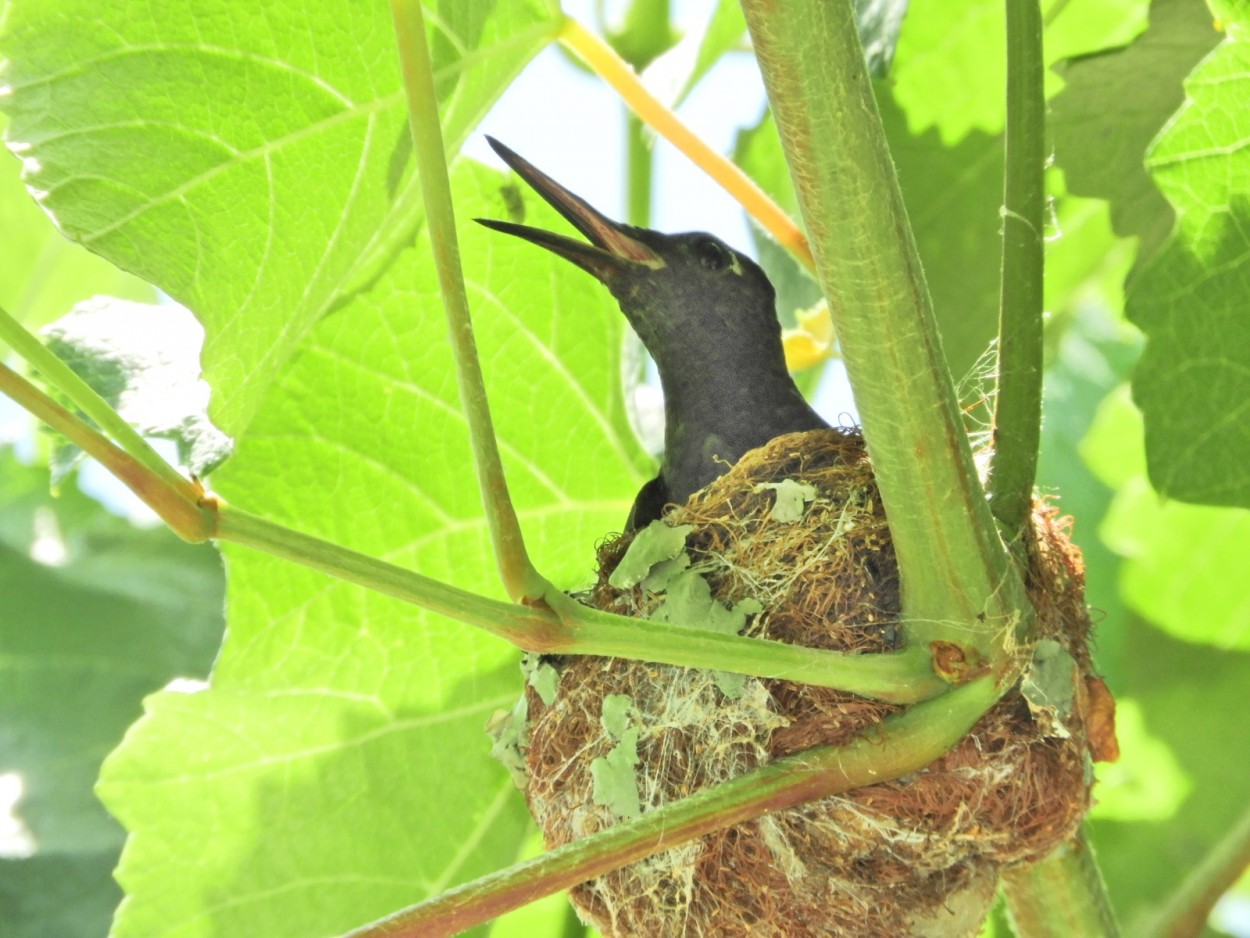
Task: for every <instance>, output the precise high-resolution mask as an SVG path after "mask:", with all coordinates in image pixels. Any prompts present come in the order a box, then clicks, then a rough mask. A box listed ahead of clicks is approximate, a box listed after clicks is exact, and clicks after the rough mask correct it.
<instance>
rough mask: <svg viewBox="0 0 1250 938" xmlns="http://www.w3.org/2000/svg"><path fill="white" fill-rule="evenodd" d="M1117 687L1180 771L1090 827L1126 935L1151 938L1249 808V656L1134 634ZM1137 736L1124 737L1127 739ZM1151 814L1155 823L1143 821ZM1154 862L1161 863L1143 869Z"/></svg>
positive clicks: (1143, 630)
mask: <svg viewBox="0 0 1250 938" xmlns="http://www.w3.org/2000/svg"><path fill="white" fill-rule="evenodd" d="M1121 680H1122V682H1123V687H1122V688H1116V694H1117V697H1119V699H1120V702H1121V703H1123V702H1124V701H1125V700H1126V699H1131V700H1132V701H1133V702H1134V703H1133V707H1135V708H1136V709H1137V710H1138V712H1139V714H1140V718H1141V721H1142V724H1143V725H1144V727H1145V729H1146V731H1147V732H1149V733H1150V735H1151V737H1152V738H1153V739H1154V740H1156V743H1155V745H1161V746H1166V747H1167V749H1168V750H1169V755H1168V756H1167V757H1165V758H1167V759H1168V761H1169V762H1170V763H1171V765H1172V766H1173V767H1176V766H1179V767H1180V768H1181V771H1180V772H1179V773H1173V774H1171V775H1169V776H1165V777H1162V778H1156V779H1152V780H1150V782H1149V783H1148V784H1149V785H1150V786H1152V789H1153V790H1151V791H1149V792H1142V797H1141V799H1140V800H1139V802H1138V807H1139V809H1140V810H1138V812H1137V815H1136V817H1134V818H1133V819H1132V820H1131V821H1126V820H1118V819H1112V818H1108V817H1106V816H1095V817H1094V819H1093V820H1092V822H1091V826H1092V829H1093V833H1094V838H1093V839H1094V845H1095V848H1096V850H1097V855H1098V862H1099V866H1100V867H1101V869H1102V873H1103V876H1104V878H1105V879H1106V881H1107V886H1108V887H1109V889H1110V892H1111V897H1112V900H1113V901H1114V904H1115V906H1116V911H1117V914H1118V917H1119V920H1120V923H1121V927H1122V928H1123V933H1124V934H1125V935H1141V934H1146V933H1148V927H1147V924H1148V922H1150V921H1151V918H1150V917H1151V915H1152V914H1154V913H1157V912H1158V909H1159V903H1160V899H1161V897H1166V896H1168V895H1169V894H1170V893H1171V892H1172V891H1173V890H1174V889H1176V888H1177V887H1178V886H1179V885H1180V883H1181V881H1182V879H1183V878H1184V876H1185V874H1186V873H1187V872H1188V871H1189V870H1192V869H1194V867H1195V866H1197V864H1198V862H1199V861H1200V860H1201V859H1202V858H1203V857H1204V856H1205V855H1206V854H1207V852H1208V851H1209V850H1210V849H1211V848H1212V846H1213V845H1214V844H1216V843H1217V842H1219V840H1220V839H1221V838H1222V837H1223V836H1224V835H1225V834H1226V833H1227V832H1228V830H1229V827H1230V826H1231V825H1232V824H1233V823H1234V821H1235V820H1236V818H1237V817H1238V816H1239V815H1240V814H1241V813H1242V812H1243V811H1244V810H1245V798H1244V795H1243V794H1242V793H1244V791H1245V779H1246V752H1245V747H1244V746H1242V745H1240V744H1239V743H1240V741H1241V740H1243V739H1244V738H1245V693H1246V687H1247V686H1250V655H1247V654H1245V653H1230V652H1227V651H1218V650H1216V649H1213V648H1211V647H1209V646H1201V645H1193V644H1189V643H1186V642H1180V641H1177V640H1176V639H1174V638H1172V637H1170V636H1168V635H1165V634H1164V633H1163V632H1160V631H1159V630H1157V629H1152V628H1148V627H1138V628H1136V629H1134V630H1133V639H1132V650H1131V654H1126V655H1125V657H1124V662H1123V674H1122V678H1121ZM1130 719H1135V718H1130ZM1138 738H1139V737H1136V736H1134V735H1129V736H1127V737H1126V738H1125V739H1124V742H1125V743H1126V744H1129V743H1132V742H1133V741H1134V740H1136V739H1138ZM1134 758H1135V756H1134ZM1156 758H1157V757H1156ZM1100 775H1102V776H1104V777H1105V772H1104V771H1100ZM1142 784H1143V785H1145V784H1147V783H1142ZM1165 785H1166V786H1168V789H1169V790H1163V786H1165ZM1097 794H1098V792H1097V789H1096V790H1095V795H1097ZM1169 806H1170V807H1171V808H1172V809H1173V810H1171V811H1169V810H1168V808H1169ZM1148 807H1151V808H1152V809H1153V813H1154V815H1155V816H1154V817H1146V816H1144V815H1146V814H1147V813H1148V812H1147V810H1146V808H1148ZM1156 857H1166V858H1167V860H1166V862H1143V858H1156Z"/></svg>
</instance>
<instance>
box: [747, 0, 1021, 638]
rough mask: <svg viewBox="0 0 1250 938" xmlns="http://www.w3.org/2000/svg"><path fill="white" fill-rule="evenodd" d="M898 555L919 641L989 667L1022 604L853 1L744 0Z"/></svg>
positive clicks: (1017, 623)
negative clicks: (957, 647) (984, 660)
mask: <svg viewBox="0 0 1250 938" xmlns="http://www.w3.org/2000/svg"><path fill="white" fill-rule="evenodd" d="M743 10H744V12H745V13H746V19H747V26H748V28H749V29H750V32H751V39H752V42H753V45H754V47H755V51H756V57H757V59H758V60H759V64H760V70H761V72H762V73H763V76H764V83H765V86H766V88H767V89H768V97H769V101H770V102H771V105H772V108H773V114H774V116H775V118H776V121H777V127H778V130H779V132H780V135H781V141H782V144H783V147H784V149H785V153H786V158H787V161H788V162H789V164H790V167H791V175H792V177H793V179H794V183H795V188H796V190H797V193H798V195H799V201H800V204H801V205H802V207H803V217H804V219H805V221H806V223H807V230H808V234H809V236H810V238H811V241H812V247H813V249H814V251H815V255H816V262H817V270H818V272H819V275H820V281H821V284H822V286H823V288H824V290H825V295H826V296H827V297H828V299H829V305H830V307H831V309H833V310H834V316H835V320H834V321H835V325H836V326H837V331H838V337H839V340H840V342H841V347H842V351H843V357H844V359H845V361H846V367H847V371H848V373H849V375H850V379H851V385H852V387H853V388H854V391H855V401H856V404H857V406H858V408H859V412H860V416H861V418H862V420H863V424H864V437H865V439H866V441H867V443H868V449H869V451H870V453H871V454H872V461H873V466H874V470H875V473H876V478H877V483H878V485H879V486H880V489H881V497H882V500H883V502H884V504H885V509H886V514H887V515H888V517H889V521H890V531H891V534H892V537H893V541H894V547H895V550H896V551H897V553H898V561H899V570H900V575H901V578H902V587H903V614H904V619H905V621H906V623H907V628H908V630H909V633H910V635H911V637H912V639H913V640H919V641H922V642H927V641H930V640H933V639H943V640H949V641H956V642H960V643H964V642H967V641H969V640H970V639H971V640H972V641H975V642H977V643H978V644H979V646H980V647H981V649H982V650H983V651H985V652H987V653H989V654H990V655H991V657H992V658H994V659H996V660H1003V659H1004V658H1005V657H1006V656H1008V655H1009V654H1010V653H1011V647H1012V642H1013V637H1014V636H1013V631H1014V630H1013V628H1012V627H1015V628H1017V629H1018V628H1020V627H1021V626H1026V625H1027V623H1028V617H1029V616H1031V607H1030V606H1029V604H1028V600H1027V597H1026V596H1025V593H1024V588H1023V584H1022V583H1021V581H1020V577H1019V575H1018V573H1017V572H1016V571H1015V569H1014V567H1013V566H1012V565H1011V564H1010V563H1009V558H1008V556H1007V552H1006V550H1005V548H1004V546H1003V543H1002V540H1001V539H1000V537H999V535H998V531H997V528H996V527H995V524H994V519H993V516H992V515H991V514H990V510H989V506H988V504H987V503H986V499H985V493H984V491H983V490H982V487H981V484H980V481H979V479H978V477H977V472H976V469H975V467H974V465H973V462H972V453H971V450H970V448H969V445H968V440H967V437H966V435H965V433H964V428H963V420H962V417H961V415H960V411H959V407H958V402H957V398H956V395H955V390H954V387H953V385H952V382H951V378H950V372H949V370H948V368H947V365H946V360H945V357H944V355H943V353H942V344H941V339H940V338H939V335H938V331H937V324H936V321H935V319H934V316H933V309H932V304H931V301H930V299H929V292H928V288H927V286H926V284H925V279H924V274H923V271H922V270H921V266H920V260H919V256H918V254H917V252H916V245H915V240H914V237H913V235H912V231H911V226H910V225H909V224H908V221H907V214H906V210H905V208H904V206H903V200H902V195H901V193H900V191H899V187H898V180H897V178H896V177H895V174H894V165H893V162H892V160H891V158H890V154H889V151H888V148H887V146H886V141H885V133H884V131H883V129H882V126H881V121H880V118H879V115H878V113H877V104H876V100H875V99H874V97H873V93H872V87H871V84H870V83H869V79H868V73H867V69H866V67H865V65H864V58H863V51H862V49H861V47H860V43H859V36H858V34H857V32H856V28H855V20H854V17H853V15H852V12H851V7H850V4H849V2H847V0H744V2H743Z"/></svg>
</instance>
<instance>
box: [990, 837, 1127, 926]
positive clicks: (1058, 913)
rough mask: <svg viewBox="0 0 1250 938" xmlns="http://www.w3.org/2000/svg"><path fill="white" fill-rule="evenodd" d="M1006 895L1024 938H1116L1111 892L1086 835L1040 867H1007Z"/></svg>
mask: <svg viewBox="0 0 1250 938" xmlns="http://www.w3.org/2000/svg"><path fill="white" fill-rule="evenodd" d="M1002 886H1003V892H1004V894H1005V895H1006V897H1007V909H1008V911H1009V913H1010V915H1011V923H1012V925H1013V926H1014V927H1015V930H1016V934H1017V935H1020V936H1022V938H1116V936H1117V935H1119V934H1120V930H1119V926H1117V925H1116V921H1115V913H1114V912H1113V911H1112V908H1111V900H1110V899H1109V898H1108V896H1107V887H1106V886H1105V885H1104V884H1103V881H1102V874H1101V873H1100V872H1099V870H1098V864H1097V863H1096V862H1095V861H1094V854H1093V850H1092V849H1091V848H1090V846H1089V843H1088V842H1087V841H1086V839H1085V837H1084V836H1083V835H1081V836H1078V837H1077V838H1076V839H1075V840H1074V841H1073V842H1072V843H1068V844H1064V845H1063V846H1061V847H1059V848H1058V849H1057V850H1055V851H1054V852H1053V853H1052V854H1051V855H1050V856H1048V857H1047V858H1046V859H1044V860H1042V861H1041V862H1040V863H1032V864H1021V865H1020V866H1014V867H1007V868H1006V869H1004V870H1003V873H1002Z"/></svg>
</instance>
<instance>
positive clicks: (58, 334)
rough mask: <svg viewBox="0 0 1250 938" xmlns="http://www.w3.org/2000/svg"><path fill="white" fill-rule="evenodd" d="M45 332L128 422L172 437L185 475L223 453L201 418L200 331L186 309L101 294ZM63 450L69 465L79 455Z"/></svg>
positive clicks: (225, 448) (204, 402)
mask: <svg viewBox="0 0 1250 938" xmlns="http://www.w3.org/2000/svg"><path fill="white" fill-rule="evenodd" d="M44 335H46V336H47V337H48V347H49V348H50V349H51V350H52V351H53V352H54V353H56V355H57V357H58V358H60V359H61V360H62V361H64V362H65V363H66V364H68V365H69V366H70V367H71V368H73V369H74V371H75V372H76V373H77V374H78V376H79V377H81V378H82V379H84V380H85V381H86V382H87V384H89V385H90V386H91V387H92V388H93V389H94V390H95V391H96V392H97V393H98V394H99V395H100V396H101V397H103V398H104V399H105V400H106V401H108V403H109V405H110V406H112V408H113V409H114V410H116V411H117V412H118V413H119V414H120V415H121V416H122V418H123V419H124V420H125V421H126V422H127V423H129V424H130V425H131V426H132V427H134V428H135V429H137V430H138V431H139V432H141V433H143V434H144V435H145V436H150V437H162V438H166V439H171V440H174V441H175V442H176V443H177V444H178V455H179V462H180V463H181V464H182V465H184V466H186V467H188V468H189V469H190V470H191V472H193V473H195V474H196V475H198V476H201V477H202V476H205V475H207V474H208V473H209V472H211V471H212V470H213V469H214V468H215V467H216V466H218V465H219V464H220V463H221V462H223V461H224V460H225V458H226V456H228V455H229V452H230V440H229V438H228V437H226V436H224V435H223V434H222V433H221V432H219V431H218V430H217V428H216V427H214V426H213V425H212V423H211V422H210V421H209V419H208V385H207V384H205V383H204V381H203V380H201V379H200V377H199V353H200V345H201V343H202V341H203V337H204V330H203V329H202V328H200V324H199V323H198V322H196V321H195V318H194V317H193V316H192V315H191V314H190V313H189V312H187V311H186V310H185V309H182V308H180V307H170V306H153V305H150V304H146V303H128V302H125V301H124V300H115V299H112V298H110V297H100V298H97V299H94V300H89V301H88V302H86V303H80V304H79V305H78V306H76V307H74V310H73V311H72V312H71V313H69V314H67V315H65V316H62V317H61V318H60V319H58V320H56V322H54V323H52V324H51V325H49V326H48V327H47V328H46V329H44ZM68 448H69V449H70V451H71V455H70V457H69V459H71V460H73V461H76V460H77V458H78V457H79V456H80V455H81V451H80V450H78V449H77V447H68ZM65 459H66V457H64V456H62V457H61V462H62V463H63V462H64V461H65ZM55 475H56V473H55V472H54V476H55Z"/></svg>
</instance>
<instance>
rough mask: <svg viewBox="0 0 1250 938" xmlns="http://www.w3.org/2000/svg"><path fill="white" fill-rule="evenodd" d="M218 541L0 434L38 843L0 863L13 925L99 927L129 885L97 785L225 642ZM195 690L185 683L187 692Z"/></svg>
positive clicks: (12, 757)
mask: <svg viewBox="0 0 1250 938" xmlns="http://www.w3.org/2000/svg"><path fill="white" fill-rule="evenodd" d="M222 585H223V584H222V572H221V565H220V561H219V560H218V557H217V555H216V552H215V551H213V550H212V549H211V548H209V547H206V546H199V547H192V546H190V545H187V544H183V543H181V542H180V541H178V539H177V538H176V537H174V536H173V535H172V534H170V533H169V532H168V531H165V530H161V529H154V530H153V529H150V530H140V529H136V528H134V527H133V526H132V525H130V524H129V523H128V522H126V521H124V520H122V519H120V518H116V517H114V516H112V515H110V514H109V513H108V512H107V511H105V510H104V509H103V508H101V507H100V506H99V505H98V504H96V503H95V502H94V501H92V500H91V499H89V498H87V497H85V496H83V495H82V494H80V493H79V492H78V491H77V490H76V489H73V488H69V489H67V490H66V491H65V492H63V493H62V495H61V496H60V497H58V498H54V497H52V496H50V495H49V493H48V478H47V472H46V470H43V469H40V468H38V467H31V466H24V465H22V464H21V463H19V462H18V461H17V459H16V458H15V457H14V455H13V453H12V451H11V450H10V449H8V448H0V595H2V596H4V598H5V599H4V612H3V615H0V648H2V649H3V656H2V658H0V662H2V663H0V701H3V711H4V722H3V728H2V729H0V773H6V772H18V773H20V774H21V777H22V780H23V787H24V797H23V799H22V801H21V803H20V804H19V806H18V809H17V817H18V818H19V819H20V821H21V822H22V825H23V829H24V831H25V835H26V836H27V837H28V838H29V840H30V849H33V850H34V851H35V852H34V853H33V854H32V855H30V856H28V857H24V858H23V857H22V856H20V854H19V855H14V856H8V857H6V858H5V859H4V860H3V861H0V922H5V923H12V924H13V926H14V928H15V929H16V930H14V931H9V930H7V928H6V930H5V932H4V933H5V934H6V935H13V936H15V938H16V936H23V938H25V936H32V938H33V936H37V935H48V934H54V933H58V929H64V931H60V932H59V933H61V934H65V935H68V936H72V935H91V934H99V933H100V932H101V931H102V930H103V928H104V927H105V925H106V923H107V922H108V920H109V918H110V917H111V915H112V911H113V907H114V906H115V905H116V904H117V902H118V900H119V899H120V893H119V891H118V890H117V888H116V885H115V884H114V883H113V882H112V880H111V879H110V875H109V874H110V873H111V871H112V869H113V866H114V865H115V864H116V862H117V855H118V852H119V851H120V849H121V846H122V843H123V840H124V836H125V834H124V832H123V830H122V828H121V827H120V826H119V825H118V824H117V822H116V821H115V820H113V818H111V817H110V816H109V815H108V813H107V812H106V811H105V810H104V807H103V806H102V805H101V804H100V802H99V801H98V800H97V799H96V796H95V793H94V790H93V789H94V786H95V783H96V777H97V775H98V774H99V771H100V763H101V762H102V761H103V759H104V757H105V755H106V754H107V753H108V751H109V750H110V749H112V748H113V747H115V746H116V745H117V744H118V743H119V742H120V741H121V739H122V735H123V734H124V733H125V731H126V729H127V727H129V726H130V724H131V723H133V722H134V721H135V719H137V718H138V716H139V714H140V701H141V700H142V698H143V696H144V695H145V694H149V693H151V692H153V691H155V690H157V689H158V688H160V687H162V686H163V685H164V684H166V683H167V682H168V681H170V680H171V679H173V678H176V677H190V678H204V677H207V675H208V669H209V666H210V664H211V663H212V660H213V656H214V654H215V653H216V650H217V646H218V644H219V643H220V641H221V632H222V614H221V609H222ZM183 696H185V695H183Z"/></svg>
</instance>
